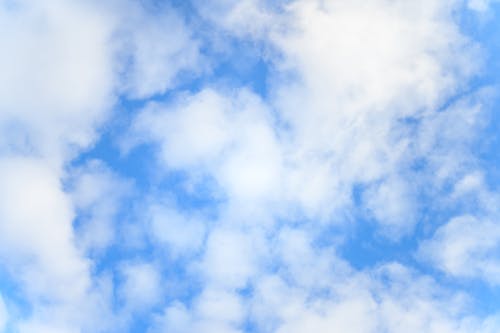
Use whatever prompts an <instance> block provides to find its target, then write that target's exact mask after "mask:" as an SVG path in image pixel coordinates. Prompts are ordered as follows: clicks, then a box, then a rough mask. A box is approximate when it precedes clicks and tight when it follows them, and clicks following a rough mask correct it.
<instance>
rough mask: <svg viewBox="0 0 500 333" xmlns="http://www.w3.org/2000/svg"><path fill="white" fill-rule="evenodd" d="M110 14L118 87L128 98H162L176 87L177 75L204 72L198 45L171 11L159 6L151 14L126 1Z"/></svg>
mask: <svg viewBox="0 0 500 333" xmlns="http://www.w3.org/2000/svg"><path fill="white" fill-rule="evenodd" d="M111 10H114V11H115V13H116V14H117V16H119V20H120V24H119V26H118V27H117V31H118V33H117V44H118V45H119V47H120V56H121V57H122V64H121V65H122V68H121V70H120V71H121V73H120V74H121V75H122V77H121V86H122V88H123V89H124V91H125V92H126V93H128V94H129V95H130V96H131V97H132V98H147V97H150V96H152V95H154V94H162V93H164V92H166V91H167V90H168V89H170V88H173V87H174V86H175V85H176V84H177V83H178V81H179V79H180V78H179V74H182V73H183V72H185V73H184V74H190V75H192V74H193V73H200V72H201V71H202V70H204V69H205V68H204V67H205V64H204V62H202V56H201V53H200V50H199V49H200V42H199V41H198V40H196V39H195V38H194V37H193V36H192V32H191V29H190V28H189V27H188V26H187V24H186V23H185V22H184V19H183V17H182V16H181V15H180V14H179V13H178V12H177V11H176V10H174V8H172V7H170V6H168V5H162V6H159V8H156V9H155V10H154V12H153V9H149V10H148V9H145V8H144V7H143V5H141V4H138V3H134V2H132V1H127V2H125V3H124V2H116V3H115V5H114V6H113V7H112V8H111Z"/></svg>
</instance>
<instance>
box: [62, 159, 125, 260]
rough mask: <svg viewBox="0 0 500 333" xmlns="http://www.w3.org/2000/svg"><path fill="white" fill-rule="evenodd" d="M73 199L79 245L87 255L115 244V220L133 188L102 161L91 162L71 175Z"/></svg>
mask: <svg viewBox="0 0 500 333" xmlns="http://www.w3.org/2000/svg"><path fill="white" fill-rule="evenodd" d="M71 182H72V189H71V193H70V195H71V198H72V200H73V202H74V204H75V208H76V210H77V211H78V212H79V215H80V216H79V219H80V220H79V225H78V228H77V230H76V231H77V239H76V241H77V243H78V246H79V247H80V248H82V249H83V250H85V251H86V252H92V251H94V250H96V251H100V250H104V249H106V248H107V247H109V246H110V245H111V244H113V242H114V241H115V234H116V228H115V226H114V219H115V218H116V215H117V212H118V210H119V208H120V203H121V201H122V200H123V199H124V198H125V197H127V196H128V195H130V193H131V190H132V186H131V184H130V183H129V182H126V181H124V180H123V179H120V178H119V177H117V176H116V175H115V174H113V173H112V171H111V170H109V168H107V167H106V166H105V165H104V164H103V163H102V162H101V161H98V160H92V161H90V162H89V163H87V165H85V166H84V167H82V168H79V169H77V170H74V171H73V172H72V180H71Z"/></svg>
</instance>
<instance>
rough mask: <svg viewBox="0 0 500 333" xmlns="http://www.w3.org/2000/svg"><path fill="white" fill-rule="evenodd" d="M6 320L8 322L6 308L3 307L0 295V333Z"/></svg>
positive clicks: (3, 303)
mask: <svg viewBox="0 0 500 333" xmlns="http://www.w3.org/2000/svg"><path fill="white" fill-rule="evenodd" d="M8 320H9V314H8V312H7V307H6V306H5V302H4V300H3V297H2V295H1V294H0V332H3V331H4V329H5V327H6V325H7V322H8Z"/></svg>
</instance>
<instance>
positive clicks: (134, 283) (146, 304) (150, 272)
mask: <svg viewBox="0 0 500 333" xmlns="http://www.w3.org/2000/svg"><path fill="white" fill-rule="evenodd" d="M121 274H122V275H123V278H124V282H123V284H122V285H121V286H120V289H119V292H120V296H121V297H122V298H123V301H124V307H125V309H126V310H128V311H141V312H146V311H148V310H149V309H150V308H151V307H152V306H154V305H156V304H157V303H158V302H161V301H162V297H163V290H162V286H161V285H162V279H161V273H160V272H159V271H158V268H157V265H155V264H152V263H126V264H124V265H123V266H122V267H121Z"/></svg>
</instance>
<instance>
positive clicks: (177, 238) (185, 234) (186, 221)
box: [148, 203, 208, 258]
mask: <svg viewBox="0 0 500 333" xmlns="http://www.w3.org/2000/svg"><path fill="white" fill-rule="evenodd" d="M149 210H150V213H149V215H150V217H149V218H150V221H149V222H148V226H149V229H150V230H149V232H150V235H151V238H152V239H154V240H155V241H157V242H158V243H159V244H161V245H165V246H166V247H167V248H168V250H169V251H170V254H171V255H172V256H173V257H174V258H175V257H179V256H187V255H193V254H195V253H197V252H198V251H199V250H200V249H201V246H202V245H203V242H204V238H205V230H206V228H207V225H208V222H207V221H204V220H202V219H200V218H199V217H197V216H187V215H183V214H181V213H180V212H178V211H177V210H176V209H175V208H174V207H170V206H168V205H167V204H158V203H157V204H153V205H152V206H151V207H150V209H149Z"/></svg>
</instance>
